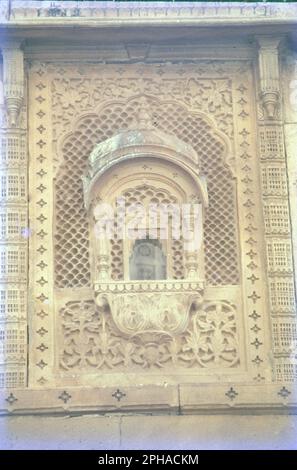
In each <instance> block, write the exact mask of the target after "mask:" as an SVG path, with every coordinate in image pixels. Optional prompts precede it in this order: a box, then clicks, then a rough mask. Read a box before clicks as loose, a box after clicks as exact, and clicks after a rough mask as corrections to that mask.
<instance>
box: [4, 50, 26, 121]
mask: <svg viewBox="0 0 297 470" xmlns="http://www.w3.org/2000/svg"><path fill="white" fill-rule="evenodd" d="M1 50H2V56H3V86H4V99H5V105H6V111H7V117H8V126H10V127H17V125H18V119H19V115H20V110H21V106H22V103H23V99H24V63H23V62H24V59H23V51H22V50H21V48H20V43H16V42H9V43H7V44H4V45H3V46H1Z"/></svg>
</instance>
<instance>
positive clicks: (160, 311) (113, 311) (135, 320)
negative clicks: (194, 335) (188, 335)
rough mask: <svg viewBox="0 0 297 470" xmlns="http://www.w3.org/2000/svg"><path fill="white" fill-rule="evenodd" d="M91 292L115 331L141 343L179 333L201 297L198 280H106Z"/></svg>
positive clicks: (185, 326)
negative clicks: (110, 281)
mask: <svg viewBox="0 0 297 470" xmlns="http://www.w3.org/2000/svg"><path fill="white" fill-rule="evenodd" d="M95 292H97V295H96V303H97V305H98V307H99V311H100V312H101V313H104V312H105V313H106V312H108V313H110V315H111V316H112V319H113V321H114V323H115V325H116V327H117V329H118V331H119V332H120V333H121V334H122V335H124V337H133V339H141V341H142V342H144V343H147V342H151V341H155V340H156V337H159V338H160V340H161V339H162V340H166V338H167V340H170V339H172V337H173V336H176V335H180V334H182V333H183V332H184V331H185V330H186V329H187V327H188V324H189V321H190V315H191V313H193V312H195V311H196V310H197V308H198V306H199V305H200V304H201V303H202V301H203V283H201V282H186V281H173V282H169V281H166V282H164V283H163V282H160V281H158V282H140V283H139V282H135V281H134V282H132V283H131V282H125V283H108V284H106V285H103V284H100V285H97V286H96V288H95ZM98 292H99V293H98Z"/></svg>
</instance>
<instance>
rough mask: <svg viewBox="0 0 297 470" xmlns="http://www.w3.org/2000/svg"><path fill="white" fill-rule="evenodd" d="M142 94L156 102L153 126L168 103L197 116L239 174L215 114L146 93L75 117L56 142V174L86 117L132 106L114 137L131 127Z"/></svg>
mask: <svg viewBox="0 0 297 470" xmlns="http://www.w3.org/2000/svg"><path fill="white" fill-rule="evenodd" d="M142 97H145V98H146V99H147V100H148V101H151V103H154V105H153V107H152V114H153V119H154V125H155V126H156V128H159V127H160V124H159V123H158V116H157V109H158V108H159V119H160V118H161V119H162V115H163V114H164V112H163V108H164V106H165V107H166V106H172V107H174V108H176V109H178V108H182V109H183V111H184V113H185V114H188V115H189V117H192V118H193V117H194V118H196V119H197V121H200V122H203V123H205V125H206V128H207V131H208V132H209V134H210V135H211V136H212V137H213V139H215V140H217V141H218V142H219V143H220V144H221V145H222V147H223V149H222V158H223V161H224V162H225V165H226V166H227V167H228V168H229V170H230V172H231V175H232V176H233V177H236V163H235V155H234V151H233V150H232V142H231V140H230V137H228V136H227V135H226V134H225V133H224V132H222V131H221V130H220V129H219V128H218V127H217V124H216V121H215V119H214V118H213V116H211V115H210V114H206V113H205V112H203V111H198V110H195V109H193V108H192V107H190V108H189V107H187V106H186V105H185V104H184V103H182V102H181V101H177V100H172V99H170V100H159V99H156V98H155V97H154V96H150V95H145V94H141V95H134V96H132V97H130V98H129V99H126V100H111V101H107V102H104V103H103V104H102V103H100V105H99V106H98V107H97V108H96V110H95V111H94V109H92V111H91V112H90V111H86V112H84V113H81V114H80V115H79V116H76V117H74V118H73V121H72V123H71V129H72V130H71V131H69V132H67V133H66V134H62V135H61V136H60V137H59V138H58V140H56V141H54V155H55V156H54V159H53V161H54V173H55V175H57V173H58V171H59V168H60V167H61V165H63V163H64V159H63V153H64V151H63V149H64V145H65V144H66V143H67V141H68V140H69V139H72V138H73V134H74V132H76V131H77V130H78V129H79V128H80V126H81V124H82V123H83V121H84V120H87V119H89V120H91V119H94V120H96V119H98V117H99V116H100V115H101V114H103V113H104V112H106V110H109V109H110V110H112V109H113V108H116V107H117V106H119V107H121V108H125V107H127V108H129V106H131V113H130V114H129V113H128V112H126V119H127V120H126V121H125V122H124V123H123V124H122V126H121V125H120V124H119V125H117V123H116V122H115V123H114V126H113V128H112V129H111V130H110V133H109V135H108V137H111V136H112V135H113V134H115V133H117V132H118V131H120V130H123V129H126V128H128V127H129V125H130V124H131V123H132V122H133V120H134V117H135V114H136V113H137V107H135V108H134V106H133V103H134V102H136V103H137V101H139V100H140V99H141V98H142ZM132 108H133V109H132ZM154 108H155V109H154ZM110 114H112V113H110ZM103 125H104V123H103ZM198 127H199V126H198ZM161 128H162V129H163V130H164V131H165V132H167V133H168V134H170V133H171V132H170V130H169V131H168V130H167V129H166V128H165V127H164V125H161ZM172 134H173V132H172ZM101 140H104V138H103V139H100V138H98V142H100V141H101ZM183 140H184V139H183ZM185 141H187V138H186V140H185ZM197 152H198V153H199V149H197ZM60 155H61V157H60Z"/></svg>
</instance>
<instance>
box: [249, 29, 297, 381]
mask: <svg viewBox="0 0 297 470" xmlns="http://www.w3.org/2000/svg"><path fill="white" fill-rule="evenodd" d="M257 39H258V43H259V46H260V48H259V74H260V77H259V78H260V80H259V84H258V88H259V90H258V91H259V96H260V98H261V100H262V106H263V112H264V116H263V117H264V119H263V117H262V118H261V116H260V119H259V121H258V132H259V146H260V161H261V170H262V171H261V173H262V194H263V206H264V207H263V209H264V226H265V238H266V258H267V267H268V281H269V290H270V311H271V331H272V340H273V351H272V354H273V357H274V378H275V380H277V381H293V380H295V379H296V366H295V364H294V362H293V361H292V357H291V356H292V347H293V346H294V341H295V342H296V340H295V338H296V318H295V315H296V304H295V295H294V276H293V266H292V243H291V223H290V208H289V201H288V185H287V176H286V175H287V168H286V166H287V161H286V152H285V147H284V129H283V122H281V119H283V117H282V116H283V113H282V112H281V111H282V110H281V109H280V106H281V96H280V90H281V86H280V76H279V50H278V48H279V43H280V39H279V38H271V37H260V38H257Z"/></svg>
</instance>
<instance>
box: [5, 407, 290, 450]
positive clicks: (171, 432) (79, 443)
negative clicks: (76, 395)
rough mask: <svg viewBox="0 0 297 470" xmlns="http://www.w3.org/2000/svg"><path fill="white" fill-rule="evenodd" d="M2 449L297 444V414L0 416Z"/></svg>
mask: <svg viewBox="0 0 297 470" xmlns="http://www.w3.org/2000/svg"><path fill="white" fill-rule="evenodd" d="M0 436H1V438H0V449H13V450H14V449H60V450H62V449H64V450H65V449H97V450H110V449H140V450H141V449H173V450H187V449H195V450H196V449H197V450H199V449H210V450H214V449H275V450H277V449H295V450H296V449H297V417H296V416H255V415H250V416H228V415H218V416H210V415H199V416H161V415H160V416H142V415H138V416H114V415H112V416H98V415H93V416H79V417H72V418H69V417H44V416H35V417H29V416H20V417H2V418H0Z"/></svg>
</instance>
